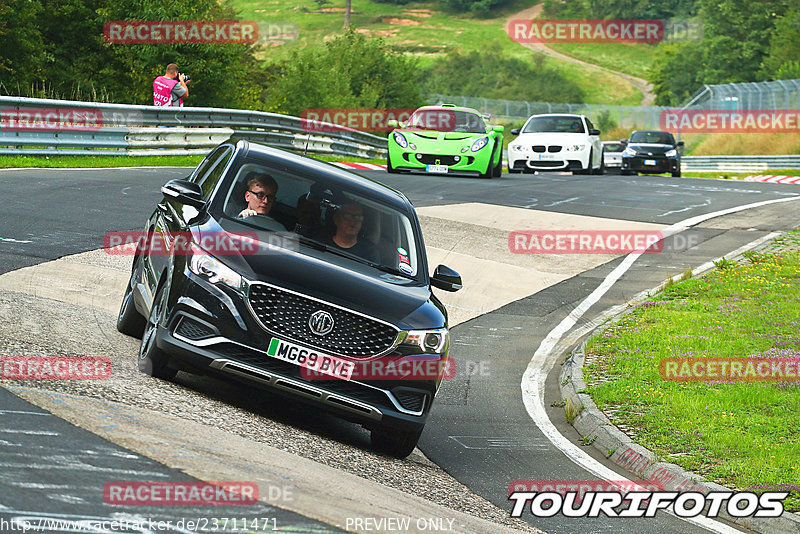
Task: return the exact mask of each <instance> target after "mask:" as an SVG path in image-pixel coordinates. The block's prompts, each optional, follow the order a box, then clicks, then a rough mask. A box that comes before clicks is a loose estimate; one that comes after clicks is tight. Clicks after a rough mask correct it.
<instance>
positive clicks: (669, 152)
mask: <svg viewBox="0 0 800 534" xmlns="http://www.w3.org/2000/svg"><path fill="white" fill-rule="evenodd" d="M664 155H665V156H667V157H668V158H675V157H677V156H678V151H677V150H675V149H674V148H673V149H672V150H667V152H666V153H665V154H664Z"/></svg>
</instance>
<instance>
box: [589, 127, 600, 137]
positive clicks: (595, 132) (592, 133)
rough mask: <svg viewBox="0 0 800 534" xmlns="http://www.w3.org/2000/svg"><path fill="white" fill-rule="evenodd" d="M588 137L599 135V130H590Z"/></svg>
mask: <svg viewBox="0 0 800 534" xmlns="http://www.w3.org/2000/svg"><path fill="white" fill-rule="evenodd" d="M589 135H600V130H598V129H597V128H590V129H589Z"/></svg>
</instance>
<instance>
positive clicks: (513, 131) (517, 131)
mask: <svg viewBox="0 0 800 534" xmlns="http://www.w3.org/2000/svg"><path fill="white" fill-rule="evenodd" d="M511 135H519V128H514V129H513V130H511Z"/></svg>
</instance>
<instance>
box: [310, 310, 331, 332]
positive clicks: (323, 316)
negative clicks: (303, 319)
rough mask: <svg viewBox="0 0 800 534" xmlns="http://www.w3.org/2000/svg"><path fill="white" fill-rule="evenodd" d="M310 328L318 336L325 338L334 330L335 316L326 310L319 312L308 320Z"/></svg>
mask: <svg viewBox="0 0 800 534" xmlns="http://www.w3.org/2000/svg"><path fill="white" fill-rule="evenodd" d="M308 327H309V328H310V329H311V331H312V332H313V333H315V334H317V335H318V336H324V335H325V334H328V333H330V331H331V330H333V316H332V315H331V314H330V313H328V312H326V311H325V310H317V311H315V312H314V313H312V314H311V317H309V318H308Z"/></svg>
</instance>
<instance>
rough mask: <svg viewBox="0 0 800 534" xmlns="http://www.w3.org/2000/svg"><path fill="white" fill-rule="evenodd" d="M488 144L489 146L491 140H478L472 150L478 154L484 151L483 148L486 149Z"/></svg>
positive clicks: (473, 144) (486, 138)
mask: <svg viewBox="0 0 800 534" xmlns="http://www.w3.org/2000/svg"><path fill="white" fill-rule="evenodd" d="M488 144H489V138H488V137H481V138H480V139H478V140H477V141H475V142H474V143H472V147H471V150H472V151H473V152H477V151H478V150H480V149H482V148H483V147H485V146H486V145H488Z"/></svg>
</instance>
